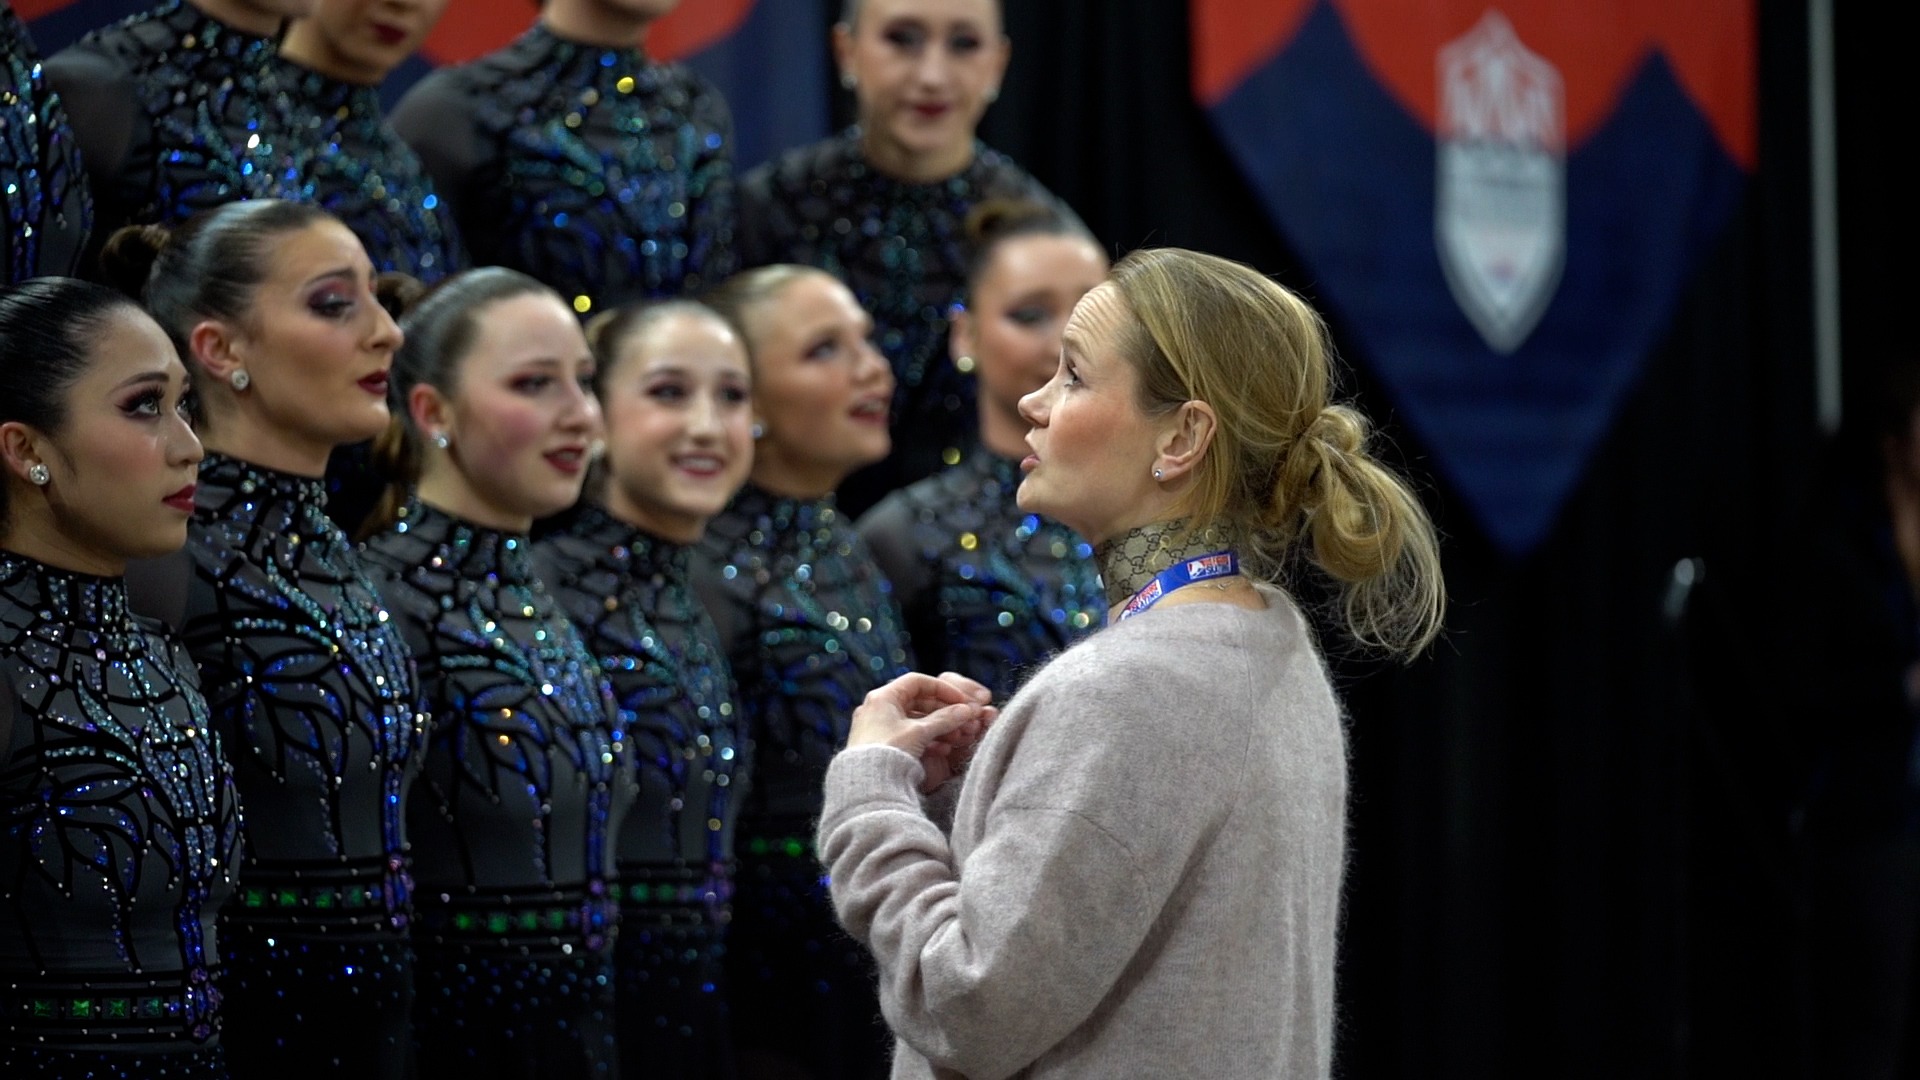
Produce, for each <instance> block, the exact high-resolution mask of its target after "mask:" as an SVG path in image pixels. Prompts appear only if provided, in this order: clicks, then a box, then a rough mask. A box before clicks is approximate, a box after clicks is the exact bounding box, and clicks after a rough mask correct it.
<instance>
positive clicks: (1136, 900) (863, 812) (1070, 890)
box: [821, 747, 1152, 1080]
mask: <svg viewBox="0 0 1920 1080" xmlns="http://www.w3.org/2000/svg"><path fill="white" fill-rule="evenodd" d="M919 776H920V765H919V763H918V762H917V761H914V760H913V759H912V758H910V757H908V756H907V755H906V754H905V753H902V752H901V751H898V750H894V749H892V748H890V747H877V748H865V747H863V748H861V749H860V750H857V751H852V752H849V753H845V754H842V755H841V756H840V757H839V758H836V759H835V761H834V763H833V767H832V769H830V770H829V773H828V778H827V805H828V808H829V809H828V813H829V814H830V815H832V817H831V819H830V820H825V821H823V822H822V826H821V835H822V837H823V840H824V846H823V847H822V849H821V855H822V857H823V858H824V859H825V860H826V861H827V864H828V866H829V868H830V871H831V874H832V892H833V899H834V906H835V907H836V908H837V909H838V910H839V912H840V917H841V921H842V922H843V923H844V924H845V926H846V928H847V930H848V932H849V933H851V934H853V936H854V937H856V938H858V939H860V940H862V941H864V942H865V943H866V944H867V946H868V947H869V948H870V949H871V950H872V951H873V954H874V957H875V959H876V960H877V961H878V963H879V967H880V1008H881V1011H882V1012H883V1013H884V1014H885V1015H886V1019H887V1024H888V1026H889V1027H891V1028H892V1029H893V1031H894V1033H895V1034H896V1035H898V1036H899V1037H900V1038H901V1039H902V1040H904V1041H905V1042H906V1043H907V1044H908V1045H909V1046H911V1047H913V1049H914V1050H915V1051H917V1052H919V1053H920V1054H921V1055H922V1056H924V1057H925V1058H927V1060H928V1061H930V1062H932V1063H933V1064H935V1065H937V1066H940V1067H942V1068H946V1069H951V1070H953V1071H955V1072H958V1073H961V1074H962V1075H965V1076H967V1077H968V1078H969V1080H997V1078H1000V1077H1007V1076H1012V1075H1013V1074H1014V1073H1017V1072H1018V1071H1019V1070H1021V1069H1022V1068H1025V1067H1026V1066H1028V1065H1030V1064H1032V1063H1033V1061H1034V1060H1035V1059H1036V1058H1038V1057H1039V1056H1040V1055H1041V1054H1043V1053H1045V1052H1046V1051H1047V1050H1048V1049H1050V1048H1052V1047H1053V1046H1055V1045H1057V1044H1059V1043H1060V1042H1061V1041H1062V1040H1064V1039H1065V1038H1066V1037H1067V1036H1068V1035H1070V1034H1071V1033H1072V1032H1073V1031H1074V1030H1075V1029H1076V1028H1078V1027H1079V1026H1080V1025H1081V1024H1082V1023H1083V1022H1084V1021H1085V1020H1086V1018H1087V1017H1088V1016H1089V1015H1091V1014H1092V1012H1093V1011H1094V1009H1095V1007H1097V1006H1098V1005H1099V1003H1100V1001H1101V1000H1102V999H1103V998H1105V997H1106V995H1107V993H1108V991H1109V990H1110V989H1111V988H1112V987H1113V985H1114V984H1115V982H1116V981H1118V979H1119V977H1120V973H1121V972H1122V971H1123V970H1124V969H1125V967H1126V965H1127V963H1128V961H1129V960H1131V959H1132V957H1133V954H1134V952H1135V951H1136V950H1137V949H1138V947H1139V945H1140V943H1141V941H1142V940H1143V939H1144V938H1145V936H1146V933H1147V930H1148V928H1149V927H1150V925H1151V922H1152V916H1151V911H1150V903H1149V899H1148V897H1147V896H1146V895H1145V894H1144V892H1143V890H1142V889H1141V880H1140V875H1139V874H1138V873H1137V872H1136V864H1135V861H1134V857H1133V852H1131V851H1130V850H1128V848H1127V846H1126V844H1125V843H1124V842H1122V840H1121V839H1120V838H1119V837H1116V836H1113V835H1111V834H1110V833H1108V832H1107V831H1106V830H1105V829H1103V828H1101V827H1100V826H1099V825H1097V824H1096V823H1094V822H1093V821H1091V820H1089V819H1087V818H1085V817H1083V816H1081V815H1079V814H1077V813H1075V812H1073V811H1071V810H1063V809H1052V808H1010V809H1008V810H1005V811H1003V812H1001V813H1000V814H999V815H998V820H997V821H996V822H995V824H994V826H993V827H992V829H991V830H990V834H989V837H988V839H987V842H986V843H984V844H982V845H981V846H980V847H979V848H977V849H975V850H974V851H973V852H972V853H971V855H970V856H969V858H968V861H967V876H966V879H965V882H964V884H963V882H962V881H961V879H960V877H959V875H958V874H957V873H956V872H955V869H954V865H953V856H952V852H951V849H950V848H949V847H948V843H947V837H946V836H945V835H944V834H943V833H942V832H941V831H940V829H939V827H938V826H937V825H935V824H934V823H933V822H932V821H929V820H928V819H927V818H926V816H925V815H924V814H922V813H921V811H920V806H919V803H918V800H917V799H916V797H915V794H914V788H915V785H916V783H917V781H918V779H919Z"/></svg>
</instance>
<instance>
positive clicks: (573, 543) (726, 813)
mask: <svg viewBox="0 0 1920 1080" xmlns="http://www.w3.org/2000/svg"><path fill="white" fill-rule="evenodd" d="M590 329H591V330H592V331H593V341H594V351H595V353H596V354H597V355H598V356H599V359H600V368H599V372H598V376H597V383H598V388H599V394H600V400H601V406H602V408H604V409H605V411H606V417H607V454H606V457H605V458H604V459H603V462H602V470H603V474H604V475H603V476H602V478H601V484H600V488H599V491H598V492H597V494H592V495H590V496H589V497H588V499H587V500H586V501H585V503H584V504H583V505H582V506H581V508H580V509H579V510H578V511H577V512H576V514H575V515H574V517H573V520H572V521H570V522H569V523H568V524H567V526H566V527H565V528H564V529H563V530H561V531H560V532H558V533H555V534H553V535H549V536H548V537H546V538H544V539H543V540H541V541H540V543H539V544H537V545H536V546H535V555H534V558H535V562H536V564H537V565H538V566H539V567H540V576H541V578H542V580H544V581H546V582H547V585H548V587H549V588H551V589H552V590H553V592H554V595H555V596H556V597H558V598H559V600H560V606H561V607H562V608H563V609H565V611H566V612H567V614H568V615H569V616H570V617H571V618H572V619H573V621H574V623H575V625H577V626H579V627H580V630H581V632H582V633H583V634H585V635H586V639H587V645H588V646H589V647H590V648H591V649H592V650H593V652H594V655H595V656H596V657H598V658H599V660H600V664H601V667H602V668H603V669H605V671H606V673H607V678H608V679H609V680H610V681H611V682H612V684H613V689H614V695H615V696H616V697H617V698H618V699H619V702H620V709H621V719H622V721H623V722H624V723H625V725H626V728H627V733H628V738H629V739H630V740H631V742H632V744H633V764H634V767H635V768H637V769H638V770H639V780H640V801H639V802H638V804H637V805H636V806H635V808H634V811H633V813H632V814H631V815H630V816H629V817H628V818H627V822H626V824H625V825H624V826H622V827H621V830H620V844H619V868H620V900H621V911H620V943H619V946H618V947H617V949H616V950H615V953H614V956H615V960H616V962H617V964H618V968H619V985H618V990H617V993H618V999H619V1006H618V1007H619V1015H620V1040H621V1045H620V1063H621V1067H622V1068H623V1070H624V1071H625V1075H626V1076H628V1077H630V1078H641V1077H655V1078H660V1080H671V1078H686V1080H718V1078H723V1077H729V1076H732V1075H733V1067H732V1048H731V1043H730V1041H729V1038H728V1034H729V1033H728V1029H727V1005H726V1003H727V993H726V974H725V970H724V966H723V963H722V959H723V956H724V950H725V944H726V927H727V922H728V919H729V917H730V914H731V897H732V894H733V875H734V864H733V835H734V821H735V818H736V817H737V816H738V813H739V806H740V800H741V797H742V796H743V795H744V794H745V789H746V779H747V762H746V760H745V751H746V748H747V740H746V730H745V717H744V714H743V713H742V712H741V710H740V709H739V708H738V707H737V706H736V703H735V694H734V688H733V676H732V671H731V668H730V667H729V666H728V663H727V655H726V647H725V644H724V643H723V642H721V640H720V637H719V632H718V631H717V630H715V629H714V625H713V621H712V619H710V618H709V617H708V616H707V612H706V608H705V607H703V606H702V605H701V603H700V601H699V599H698V598H697V597H696V596H695V595H694V591H693V580H692V556H693V549H694V547H695V545H697V544H698V543H699V542H700V539H701V537H703V536H704V535H705V534H706V528H707V522H708V521H709V520H711V519H712V518H713V517H714V515H716V514H718V513H719V512H720V511H721V510H723V509H724V508H725V507H726V505H727V502H728V500H730V499H732V498H733V496H734V494H735V493H736V492H737V491H739V490H740V485H741V484H742V483H744V482H745V481H746V478H747V470H748V469H750V468H751V467H752V465H753V436H752V433H751V427H752V422H753V421H752V402H751V400H750V396H749V395H750V393H751V388H752V376H751V374H750V372H749V369H748V364H747V353H746V347H745V345H744V344H743V343H742V342H741V341H740V338H739V336H738V335H737V334H736V333H735V332H734V331H733V329H732V328H731V327H730V326H728V325H727V323H726V321H725V320H724V319H722V318H720V316H719V315H717V314H715V313H714V312H713V311H712V309H710V308H706V307H703V306H701V305H699V304H696V303H693V302H692V301H687V300H666V301H658V302H654V303H649V304H641V305H638V306H635V307H629V308H623V309H621V310H620V311H619V312H618V313H617V314H615V315H612V316H611V317H609V318H608V319H606V320H605V321H603V322H602V323H600V324H597V325H595V326H593V327H591V328H590Z"/></svg>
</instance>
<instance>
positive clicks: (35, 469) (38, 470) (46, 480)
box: [27, 461, 53, 487]
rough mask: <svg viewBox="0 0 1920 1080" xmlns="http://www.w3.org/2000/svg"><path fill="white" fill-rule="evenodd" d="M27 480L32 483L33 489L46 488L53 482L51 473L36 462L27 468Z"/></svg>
mask: <svg viewBox="0 0 1920 1080" xmlns="http://www.w3.org/2000/svg"><path fill="white" fill-rule="evenodd" d="M27 479H29V480H31V481H33V486H34V487H46V486H47V485H48V484H50V483H52V482H53V473H52V471H51V470H49V469H48V468H47V467H46V466H45V465H42V464H41V463H40V462H37V461H36V462H34V463H33V464H32V465H29V466H27Z"/></svg>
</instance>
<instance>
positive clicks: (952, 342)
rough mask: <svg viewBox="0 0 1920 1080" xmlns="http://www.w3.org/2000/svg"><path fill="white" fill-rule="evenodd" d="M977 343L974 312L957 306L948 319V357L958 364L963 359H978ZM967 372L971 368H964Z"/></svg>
mask: <svg viewBox="0 0 1920 1080" xmlns="http://www.w3.org/2000/svg"><path fill="white" fill-rule="evenodd" d="M976 348H977V342H976V341H975V340H974V322H973V312H972V311H971V310H969V309H968V308H964V307H958V306H956V307H955V308H954V309H953V314H952V315H951V316H949V317H948V331H947V357H948V358H949V359H951V360H952V361H953V362H954V363H955V364H958V363H959V362H960V360H961V358H962V357H967V356H973V357H977V356H979V355H980V354H979V353H978V352H977V351H976ZM961 370H963V371H967V370H971V368H962V369H961Z"/></svg>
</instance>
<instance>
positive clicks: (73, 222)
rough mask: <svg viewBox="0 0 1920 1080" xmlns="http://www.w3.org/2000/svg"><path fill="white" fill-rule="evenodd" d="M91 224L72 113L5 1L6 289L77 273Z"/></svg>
mask: <svg viewBox="0 0 1920 1080" xmlns="http://www.w3.org/2000/svg"><path fill="white" fill-rule="evenodd" d="M92 224H93V196H92V195H91V194H90V193H89V192H88V191H87V177H86V173H85V171H84V170H82V168H81V166H80V148H79V144H78V143H76V142H75V141H74V135H73V129H72V128H71V127H70V126H68V124H67V112H66V109H65V107H64V106H62V105H61V103H60V96H59V95H58V94H56V93H54V91H53V87H52V86H51V85H50V84H49V82H48V80H47V77H46V71H45V69H44V68H43V67H42V66H41V64H40V54H39V53H38V52H36V51H35V50H34V47H33V39H32V38H30V37H28V35H27V28H26V26H25V25H24V24H22V23H21V21H20V18H19V16H17V15H15V14H14V12H13V6H12V5H11V4H9V3H7V2H6V0H0V285H10V284H12V283H14V282H16V281H25V280H26V279H28V278H31V277H44V276H48V275H57V274H71V273H73V271H74V269H75V268H76V267H77V266H79V264H80V252H81V250H82V249H83V248H84V247H85V246H86V242H87V233H88V230H89V229H90V228H91V227H92Z"/></svg>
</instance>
